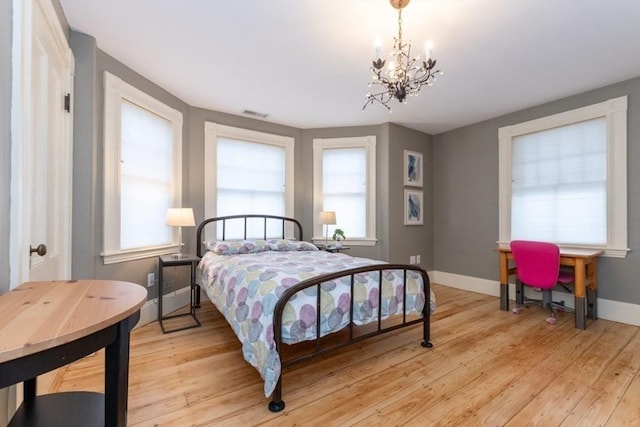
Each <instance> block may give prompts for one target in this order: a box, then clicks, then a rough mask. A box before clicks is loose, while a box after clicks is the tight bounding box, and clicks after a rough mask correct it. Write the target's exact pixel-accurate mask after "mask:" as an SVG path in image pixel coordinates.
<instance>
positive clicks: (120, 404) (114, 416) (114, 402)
mask: <svg viewBox="0 0 640 427" xmlns="http://www.w3.org/2000/svg"><path fill="white" fill-rule="evenodd" d="M138 319H139V315H138V316H132V317H129V318H128V319H124V320H123V321H121V322H120V323H118V332H117V335H118V336H117V337H116V340H115V342H113V343H112V344H109V345H108V346H107V347H106V350H105V363H104V364H105V378H104V389H105V390H104V415H105V426H106V427H126V425H127V400H128V393H129V334H130V333H131V329H132V328H133V326H134V325H135V323H136V322H137V321H138Z"/></svg>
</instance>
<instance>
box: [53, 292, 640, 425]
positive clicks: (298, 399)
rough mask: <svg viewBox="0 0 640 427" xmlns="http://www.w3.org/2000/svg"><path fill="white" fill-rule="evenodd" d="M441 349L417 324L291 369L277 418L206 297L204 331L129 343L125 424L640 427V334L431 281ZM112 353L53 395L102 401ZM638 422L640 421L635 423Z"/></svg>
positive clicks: (71, 369)
mask: <svg viewBox="0 0 640 427" xmlns="http://www.w3.org/2000/svg"><path fill="white" fill-rule="evenodd" d="M433 288H434V292H435V293H436V298H437V300H438V309H437V311H436V313H435V314H434V315H433V316H432V329H431V336H432V342H433V344H434V348H432V349H425V348H422V347H421V346H420V342H421V337H422V333H421V329H420V327H419V326H414V327H412V328H407V329H402V330H398V331H395V332H393V333H391V334H386V335H383V336H380V337H376V338H373V339H369V340H366V341H363V342H361V343H358V344H356V345H353V346H351V347H348V348H344V349H341V350H338V351H335V352H333V353H330V354H328V355H324V356H322V357H317V358H315V359H314V360H312V361H308V362H303V363H300V364H298V365H295V366H292V367H290V368H289V369H288V370H287V371H286V372H285V374H284V376H283V384H284V389H283V391H284V393H283V399H284V400H285V402H286V405H287V406H286V408H285V410H284V411H283V412H281V413H278V414H273V413H271V412H269V411H268V409H267V403H268V402H269V400H270V399H266V398H265V397H264V392H263V382H262V380H261V378H260V376H259V374H258V373H257V371H256V370H255V369H254V368H253V367H251V366H250V365H249V364H248V363H247V362H245V361H244V359H243V358H242V352H241V346H240V343H239V342H238V340H237V338H236V337H235V335H234V333H233V331H232V330H231V328H230V327H229V325H227V323H226V321H225V320H224V318H223V317H222V315H220V313H218V312H217V310H216V309H215V307H213V305H212V304H211V303H209V302H208V301H203V304H202V308H201V309H199V310H198V318H199V319H200V320H201V322H202V327H200V328H194V329H189V330H185V331H180V332H175V333H171V334H166V335H163V334H162V333H161V331H160V328H159V325H158V324H157V323H152V324H149V325H145V326H143V327H140V328H137V329H135V330H134V331H133V332H132V334H131V358H130V378H129V405H128V406H129V415H128V420H129V425H130V426H145V427H147V426H171V427H173V426H178V427H181V426H219V425H222V426H226V425H229V426H251V425H264V426H278V427H281V426H294V425H304V426H316V425H317V426H344V425H362V426H365V425H366V426H370V425H384V426H387V425H406V426H424V425H456V426H464V425H468V426H477V425H492V426H498V425H514V426H516V425H518V426H519V425H522V424H527V425H531V424H533V425H545V426H556V425H560V424H562V423H564V424H566V425H603V424H606V425H608V426H612V427H614V426H615V427H617V426H619V425H638V424H637V420H638V419H640V412H639V409H638V408H640V391H639V390H640V360H639V358H640V352H639V351H638V347H639V346H640V328H638V327H634V326H629V325H621V324H617V323H614V322H607V321H603V320H598V321H595V322H591V323H590V324H589V325H588V329H587V330H586V331H580V330H577V329H575V328H574V317H573V315H572V314H567V313H563V314H561V315H560V316H559V319H558V323H557V324H556V325H555V326H550V325H547V324H546V323H545V322H544V318H545V317H546V313H545V312H544V311H543V310H542V309H537V308H531V309H529V310H525V312H524V313H522V314H521V315H513V314H512V313H510V312H503V311H500V310H499V301H498V298H496V297H491V296H487V295H480V294H475V293H472V292H466V291H462V290H459V289H455V288H447V287H442V286H438V285H433ZM103 369H104V353H103V352H98V353H96V355H95V356H92V357H87V358H85V359H83V360H80V361H78V362H75V363H73V364H71V365H69V366H68V367H66V369H64V370H62V371H60V372H59V373H58V375H57V377H56V380H55V381H54V382H53V385H52V387H51V388H52V391H70V390H95V391H101V390H102V388H103V382H104V371H103ZM634 423H636V424H634Z"/></svg>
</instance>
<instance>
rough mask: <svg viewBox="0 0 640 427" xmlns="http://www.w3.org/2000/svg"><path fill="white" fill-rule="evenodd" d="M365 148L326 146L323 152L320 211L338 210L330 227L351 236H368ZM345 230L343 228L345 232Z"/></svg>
mask: <svg viewBox="0 0 640 427" xmlns="http://www.w3.org/2000/svg"><path fill="white" fill-rule="evenodd" d="M366 154H367V153H366V150H365V149H364V148H334V149H326V150H324V151H323V154H322V197H323V210H325V211H333V212H339V213H340V214H339V215H338V218H337V224H336V225H335V226H332V225H330V226H329V231H330V233H329V234H332V233H333V229H335V228H341V229H342V230H349V231H348V237H349V238H350V239H353V238H360V239H364V238H366V237H367V227H366V224H367V157H366ZM345 233H346V231H345Z"/></svg>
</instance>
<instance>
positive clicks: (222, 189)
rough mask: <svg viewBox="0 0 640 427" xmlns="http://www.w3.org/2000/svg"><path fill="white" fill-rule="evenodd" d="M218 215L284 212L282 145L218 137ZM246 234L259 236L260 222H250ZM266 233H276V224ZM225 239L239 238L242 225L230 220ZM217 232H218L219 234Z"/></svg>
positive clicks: (284, 170)
mask: <svg viewBox="0 0 640 427" xmlns="http://www.w3.org/2000/svg"><path fill="white" fill-rule="evenodd" d="M217 147H218V153H217V167H216V174H217V183H218V186H217V191H216V194H217V196H216V197H217V201H216V205H217V207H218V209H217V215H218V216H226V215H236V214H247V213H252V214H269V215H279V216H284V215H285V177H286V169H285V167H286V165H285V158H286V157H285V149H284V147H282V146H276V145H269V144H261V143H255V142H249V141H240V140H235V139H228V138H218V143H217ZM247 226H248V233H249V235H250V236H251V235H253V236H262V234H263V231H262V227H263V224H262V223H257V222H255V223H252V222H249V223H248V224H247ZM272 226H273V227H276V229H274V230H272V232H271V233H269V234H270V235H272V236H276V235H279V233H281V228H279V229H278V228H277V227H278V226H279V224H276V223H275V222H274V223H273V224H272ZM227 227H228V228H227V230H226V236H225V237H226V238H227V239H229V238H235V239H238V238H242V237H243V235H242V230H243V224H242V223H240V222H239V221H238V222H229V223H228V224H227ZM219 234H220V233H219Z"/></svg>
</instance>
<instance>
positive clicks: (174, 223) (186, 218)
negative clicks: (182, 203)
mask: <svg viewBox="0 0 640 427" xmlns="http://www.w3.org/2000/svg"><path fill="white" fill-rule="evenodd" d="M167 225H168V226H170V227H178V248H179V249H180V250H179V251H178V253H177V254H174V255H173V258H182V227H193V226H195V225H196V220H195V218H194V217H193V209H191V208H169V209H168V210H167Z"/></svg>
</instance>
